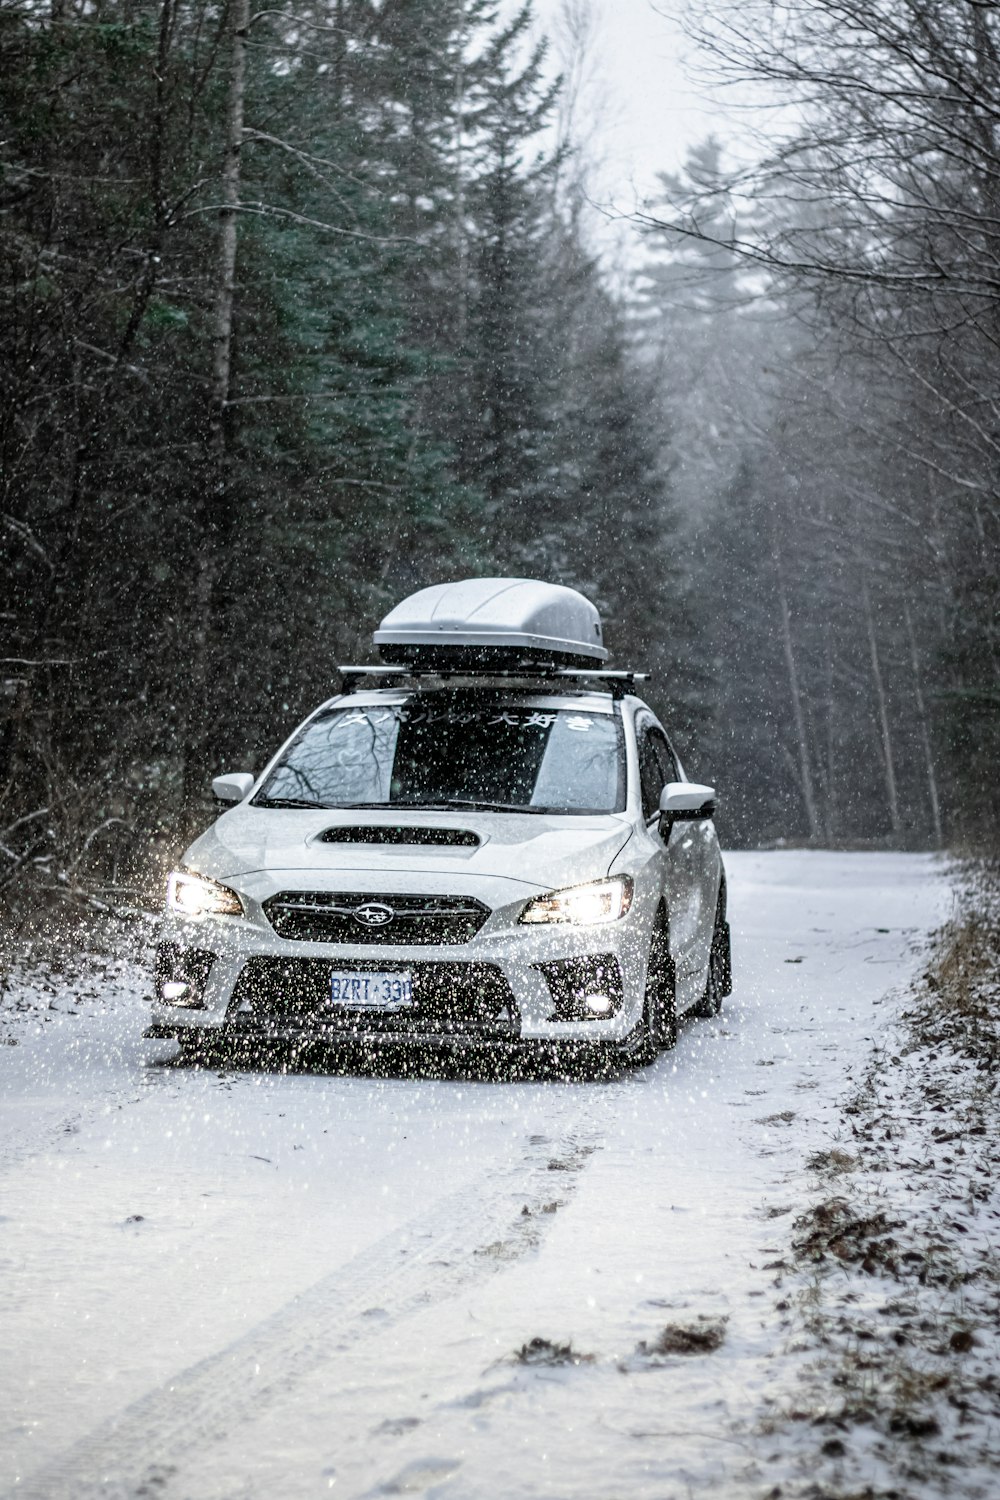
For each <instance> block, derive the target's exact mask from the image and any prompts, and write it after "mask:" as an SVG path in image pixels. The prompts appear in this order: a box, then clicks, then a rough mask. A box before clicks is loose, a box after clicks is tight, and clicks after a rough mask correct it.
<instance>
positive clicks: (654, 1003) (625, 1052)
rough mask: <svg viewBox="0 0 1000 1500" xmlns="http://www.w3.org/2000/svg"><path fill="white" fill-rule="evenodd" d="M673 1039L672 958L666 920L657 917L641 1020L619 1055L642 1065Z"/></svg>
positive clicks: (674, 996) (673, 990) (675, 1025)
mask: <svg viewBox="0 0 1000 1500" xmlns="http://www.w3.org/2000/svg"><path fill="white" fill-rule="evenodd" d="M676 1041H677V1000H676V994H675V983H674V961H673V959H672V958H671V957H670V945H669V941H668V938H667V927H666V923H665V922H664V921H663V919H662V918H661V917H658V918H657V920H656V925H655V926H654V928H653V936H652V938H651V940H650V944H649V962H648V963H647V965H646V994H645V997H644V999H643V1003H642V1019H641V1020H640V1022H639V1024H638V1026H637V1027H636V1028H635V1030H634V1031H633V1033H632V1035H631V1036H630V1037H629V1039H628V1041H627V1042H625V1043H624V1045H623V1046H622V1048H621V1054H620V1055H621V1058H622V1061H623V1062H627V1063H629V1064H630V1065H631V1066H632V1067H637V1068H644V1067H645V1066H646V1065H647V1063H651V1062H652V1061H653V1059H654V1057H655V1056H656V1054H657V1053H658V1052H659V1051H660V1050H661V1049H663V1050H667V1049H668V1048H670V1047H672V1046H673V1045H674V1043H675V1042H676Z"/></svg>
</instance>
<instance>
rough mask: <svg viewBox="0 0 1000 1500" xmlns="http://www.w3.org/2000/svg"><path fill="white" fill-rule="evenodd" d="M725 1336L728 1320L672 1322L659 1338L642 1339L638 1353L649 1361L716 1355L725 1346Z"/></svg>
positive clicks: (705, 1318) (702, 1319)
mask: <svg viewBox="0 0 1000 1500" xmlns="http://www.w3.org/2000/svg"><path fill="white" fill-rule="evenodd" d="M725 1337H726V1319H725V1318H709V1317H706V1316H704V1315H702V1316H701V1317H699V1318H698V1320H697V1321H696V1322H694V1323H668V1324H667V1326H666V1327H665V1328H664V1329H663V1330H662V1332H660V1333H659V1334H658V1335H657V1336H656V1338H655V1339H651V1340H648V1341H647V1340H646V1339H642V1340H641V1341H640V1342H639V1343H638V1344H637V1345H636V1351H635V1352H636V1354H638V1355H641V1356H642V1357H643V1358H646V1359H650V1358H652V1359H656V1358H663V1357H665V1356H667V1355H673V1354H712V1353H714V1352H715V1350H716V1349H719V1348H721V1347H722V1344H723V1343H724V1341H725Z"/></svg>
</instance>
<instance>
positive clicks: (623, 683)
mask: <svg viewBox="0 0 1000 1500" xmlns="http://www.w3.org/2000/svg"><path fill="white" fill-rule="evenodd" d="M337 670H338V671H339V673H340V677H341V683H342V690H343V691H344V692H347V691H348V690H349V685H350V683H352V682H353V681H354V679H356V678H359V677H381V678H388V679H389V680H390V681H391V682H398V681H399V680H400V679H405V678H420V677H436V678H445V679H447V678H454V677H462V678H466V679H469V678H471V679H473V680H474V681H476V682H481V683H484V684H485V683H487V682H505V681H510V680H511V679H517V680H519V681H521V682H523V681H525V680H526V679H527V680H531V681H542V682H577V681H584V682H599V683H605V684H606V685H607V687H608V688H610V690H611V695H612V697H614V698H624V697H625V695H626V694H627V693H631V692H632V689H633V687H634V685H635V684H636V683H637V682H648V681H649V673H648V672H629V671H611V670H609V669H608V668H606V667H547V666H545V665H544V664H542V663H540V662H527V663H526V664H525V665H524V666H522V667H512V668H506V667H504V668H496V667H479V668H477V667H431V666H409V667H390V666H382V665H379V666H365V665H359V666H344V665H341V666H338V668H337Z"/></svg>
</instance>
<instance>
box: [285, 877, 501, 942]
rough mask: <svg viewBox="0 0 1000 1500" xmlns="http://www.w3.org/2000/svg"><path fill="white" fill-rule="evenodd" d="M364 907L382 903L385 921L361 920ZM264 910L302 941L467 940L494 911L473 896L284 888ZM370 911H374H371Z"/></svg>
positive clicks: (376, 906) (379, 913)
mask: <svg viewBox="0 0 1000 1500" xmlns="http://www.w3.org/2000/svg"><path fill="white" fill-rule="evenodd" d="M361 908H369V909H370V908H382V909H383V910H382V911H381V912H378V911H376V912H375V913H374V915H375V916H376V917H378V916H382V917H386V914H387V913H391V916H388V918H387V920H384V921H382V922H381V924H374V923H371V922H364V921H362V919H361V917H359V916H358V915H357V913H358V911H359V909H361ZM264 915H265V916H266V917H267V920H268V921H269V922H270V924H271V926H272V927H273V928H274V930H275V932H276V933H277V934H278V936H279V937H283V938H291V939H293V940H294V941H296V942H300V943H351V944H353V945H354V947H359V946H360V945H368V944H378V945H380V946H381V945H383V944H390V945H392V946H393V947H397V948H399V947H405V946H409V945H411V944H428V943H467V942H468V941H469V939H470V938H474V937H475V935H476V933H477V932H478V931H479V929H480V928H481V927H482V925H483V923H484V922H485V921H486V918H487V917H488V916H489V915H490V909H489V907H488V906H484V905H483V904H482V902H481V901H475V900H473V898H472V897H471V896H369V895H358V894H357V893H356V892H353V891H352V892H350V893H348V894H343V893H336V892H328V891H281V892H279V894H278V895H277V896H271V897H270V898H269V900H267V901H265V902H264ZM369 915H370V916H371V915H372V913H371V911H369Z"/></svg>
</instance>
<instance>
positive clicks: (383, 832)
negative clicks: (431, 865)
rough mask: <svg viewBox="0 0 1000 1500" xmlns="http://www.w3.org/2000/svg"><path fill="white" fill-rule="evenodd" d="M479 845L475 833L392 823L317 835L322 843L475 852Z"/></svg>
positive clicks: (336, 829)
mask: <svg viewBox="0 0 1000 1500" xmlns="http://www.w3.org/2000/svg"><path fill="white" fill-rule="evenodd" d="M481 842H482V840H481V839H480V837H479V835H478V833H473V832H472V831H471V829H468V828H412V827H410V826H409V824H407V825H405V826H402V825H398V824H394V823H393V824H390V823H366V824H363V825H360V826H357V827H347V826H344V827H340V828H328V829H327V830H326V832H325V833H321V834H320V836H319V843H321V844H402V845H409V844H413V845H417V844H436V845H453V846H456V847H458V848H460V849H476V848H478V846H479V844H480V843H481Z"/></svg>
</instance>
